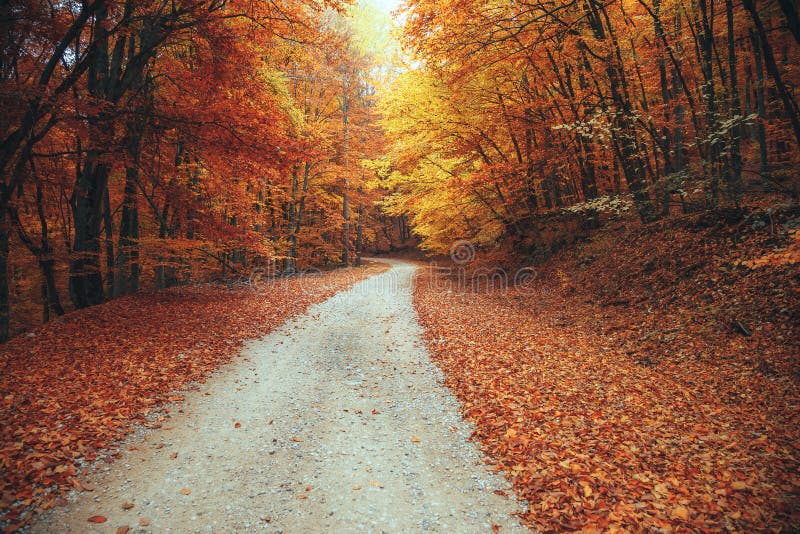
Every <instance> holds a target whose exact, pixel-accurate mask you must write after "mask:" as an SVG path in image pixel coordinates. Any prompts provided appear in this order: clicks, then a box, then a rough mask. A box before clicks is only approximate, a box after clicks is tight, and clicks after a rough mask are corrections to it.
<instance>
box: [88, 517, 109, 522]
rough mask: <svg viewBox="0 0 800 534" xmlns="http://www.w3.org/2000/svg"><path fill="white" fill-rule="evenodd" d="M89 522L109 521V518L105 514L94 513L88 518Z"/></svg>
mask: <svg viewBox="0 0 800 534" xmlns="http://www.w3.org/2000/svg"><path fill="white" fill-rule="evenodd" d="M87 521H88V522H89V523H105V522H106V521H108V518H107V517H106V516H104V515H93V516H92V517H90V518H89V519H87Z"/></svg>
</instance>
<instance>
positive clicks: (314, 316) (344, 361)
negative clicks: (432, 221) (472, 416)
mask: <svg viewBox="0 0 800 534" xmlns="http://www.w3.org/2000/svg"><path fill="white" fill-rule="evenodd" d="M389 263H392V265H393V268H392V269H391V270H390V271H387V272H385V273H383V274H380V275H378V276H374V277H372V278H370V279H368V280H365V281H363V282H360V283H358V284H356V285H355V286H354V287H353V288H352V289H350V290H348V291H345V292H342V293H339V294H338V295H336V296H334V297H333V298H331V299H329V300H327V301H326V302H324V303H322V304H318V305H315V306H313V307H311V308H310V309H309V311H308V313H306V314H305V315H302V316H299V317H296V318H294V319H292V320H290V321H289V322H287V323H286V324H284V325H283V326H282V327H280V328H278V329H276V330H275V331H273V332H272V333H271V334H269V335H268V336H266V337H264V338H262V339H260V340H258V341H255V342H251V343H249V344H248V346H247V347H246V349H245V350H244V352H243V355H242V357H240V358H239V359H237V360H236V361H235V362H234V363H232V364H231V365H229V366H228V367H226V368H225V369H224V370H223V371H221V372H219V373H217V374H216V375H215V376H214V377H212V378H211V379H210V380H209V381H208V382H206V383H205V384H204V385H203V386H202V387H201V388H200V389H198V390H197V391H193V392H190V393H189V394H187V395H186V399H185V401H184V402H183V403H182V404H181V405H180V406H175V407H173V413H172V415H171V416H170V418H169V420H168V422H167V423H166V424H165V425H164V426H163V427H162V428H161V429H158V430H155V431H152V432H148V433H146V434H139V435H138V436H134V437H132V438H130V439H129V440H128V441H127V442H126V443H125V444H123V446H122V447H121V450H122V455H121V457H120V458H118V459H117V460H116V461H115V462H114V463H113V464H104V463H101V462H100V463H97V464H96V465H95V466H94V467H93V468H92V469H90V470H89V473H88V474H87V477H88V482H89V484H90V487H91V486H92V485H93V486H94V487H95V489H94V491H84V492H81V493H78V494H75V495H74V496H73V498H72V499H71V502H70V503H69V505H68V506H65V507H61V508H57V509H54V510H52V511H51V512H50V513H49V514H48V515H45V516H44V517H43V518H42V519H41V520H40V521H39V522H37V523H36V524H34V525H33V527H32V529H31V530H32V531H33V532H116V530H117V527H120V526H129V527H130V532H289V533H293V532H419V531H430V532H448V533H449V532H491V531H492V529H493V527H494V528H498V527H499V529H500V531H501V532H515V531H520V532H522V531H525V529H523V528H522V527H520V525H519V523H518V521H517V519H516V517H515V516H513V515H512V514H513V512H514V511H515V510H517V509H518V508H519V504H518V503H517V502H516V501H515V500H514V498H513V494H512V493H511V491H510V489H509V486H508V484H507V482H506V481H505V480H504V479H503V478H502V477H500V476H499V475H496V474H493V473H492V472H490V471H489V470H488V469H487V467H486V465H485V463H484V461H483V457H482V456H481V454H480V452H479V451H478V450H477V448H476V447H475V445H474V444H473V443H471V442H470V441H468V438H469V435H470V434H471V428H470V426H469V425H468V424H467V423H466V422H465V421H464V420H463V419H462V418H461V416H460V414H459V407H458V403H457V401H456V400H455V398H454V397H453V396H452V395H451V394H450V393H449V392H448V391H447V390H445V389H444V388H443V387H442V385H441V379H442V376H441V372H440V371H439V369H438V368H437V367H436V366H435V365H434V364H433V363H431V361H430V359H429V356H428V353H427V350H426V348H425V345H424V342H423V341H422V339H421V335H420V334H421V327H420V326H419V323H418V322H417V316H416V313H415V311H414V308H413V305H412V301H411V285H412V283H413V275H414V269H415V267H414V266H412V265H410V264H407V263H403V262H397V261H391V262H389ZM176 412H177V413H176ZM130 449H134V450H130ZM495 491H497V492H498V493H500V494H503V493H507V494H508V495H510V496H511V497H504V496H502V495H500V494H496V493H495ZM130 505H133V506H132V507H131V506H130ZM125 508H127V509H125ZM95 515H101V516H105V517H106V518H107V519H108V520H107V522H105V523H102V524H94V523H91V522H88V521H87V520H88V518H89V517H91V516H95ZM142 520H143V521H142ZM140 521H141V522H140ZM143 523H147V524H146V525H145V526H142V524H143Z"/></svg>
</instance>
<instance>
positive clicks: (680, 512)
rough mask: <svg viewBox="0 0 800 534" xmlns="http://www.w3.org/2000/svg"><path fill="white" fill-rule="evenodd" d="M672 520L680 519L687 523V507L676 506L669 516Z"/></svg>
mask: <svg viewBox="0 0 800 534" xmlns="http://www.w3.org/2000/svg"><path fill="white" fill-rule="evenodd" d="M669 516H670V518H672V519H680V520H683V521H687V520H688V519H689V510H688V509H687V508H686V507H685V506H676V507H675V508H673V509H672V512H670V514H669Z"/></svg>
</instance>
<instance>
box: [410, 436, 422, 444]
mask: <svg viewBox="0 0 800 534" xmlns="http://www.w3.org/2000/svg"><path fill="white" fill-rule="evenodd" d="M411 441H413V442H414V443H419V442H420V439H419V438H418V437H417V436H411Z"/></svg>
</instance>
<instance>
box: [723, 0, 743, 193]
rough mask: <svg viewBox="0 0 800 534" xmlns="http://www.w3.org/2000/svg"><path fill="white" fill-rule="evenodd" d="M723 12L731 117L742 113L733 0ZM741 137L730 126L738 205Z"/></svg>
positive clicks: (732, 188)
mask: <svg viewBox="0 0 800 534" xmlns="http://www.w3.org/2000/svg"><path fill="white" fill-rule="evenodd" d="M725 14H726V18H727V30H728V67H729V71H730V72H729V77H730V91H729V95H728V98H729V99H730V115H731V119H735V118H736V117H740V116H741V114H742V107H741V104H740V102H739V81H738V80H739V79H738V75H737V74H738V73H737V65H736V41H735V35H734V20H733V0H725ZM741 137H742V128H741V127H740V126H737V127H735V128H731V131H730V133H729V139H730V141H729V143H728V144H729V152H730V160H731V163H730V169H729V170H728V189H729V193H730V195H731V198H732V200H733V201H734V203H735V204H736V206H737V207H738V206H739V201H740V200H741V195H742V152H741Z"/></svg>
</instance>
